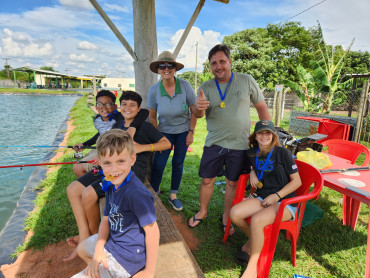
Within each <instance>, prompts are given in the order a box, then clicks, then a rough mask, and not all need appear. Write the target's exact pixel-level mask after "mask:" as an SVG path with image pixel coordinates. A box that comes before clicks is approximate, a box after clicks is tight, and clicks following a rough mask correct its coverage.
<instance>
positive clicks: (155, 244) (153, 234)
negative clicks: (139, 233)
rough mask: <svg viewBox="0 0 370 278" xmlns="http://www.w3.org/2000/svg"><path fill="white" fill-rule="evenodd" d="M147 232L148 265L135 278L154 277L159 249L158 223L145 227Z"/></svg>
mask: <svg viewBox="0 0 370 278" xmlns="http://www.w3.org/2000/svg"><path fill="white" fill-rule="evenodd" d="M143 228H144V231H145V246H146V264H145V268H144V269H143V270H142V271H139V272H138V273H136V274H135V275H134V276H133V278H141V277H145V278H147V277H148V278H149V277H150V278H151V277H154V274H155V267H156V264H157V258H158V249H159V228H158V225H157V221H155V222H154V223H152V224H149V225H146V226H144V227H143Z"/></svg>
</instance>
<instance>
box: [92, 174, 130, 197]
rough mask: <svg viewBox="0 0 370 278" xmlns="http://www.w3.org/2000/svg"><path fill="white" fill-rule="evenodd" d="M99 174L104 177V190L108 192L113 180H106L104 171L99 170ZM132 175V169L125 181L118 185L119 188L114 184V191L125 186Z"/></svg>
mask: <svg viewBox="0 0 370 278" xmlns="http://www.w3.org/2000/svg"><path fill="white" fill-rule="evenodd" d="M99 174H100V176H101V177H102V178H103V185H102V188H101V189H102V190H103V191H104V192H108V190H109V188H110V186H111V185H112V182H110V181H107V180H105V176H104V173H103V171H101V170H100V171H99ZM131 175H132V171H130V173H128V175H127V177H126V178H125V180H124V181H123V183H121V185H120V186H118V188H117V189H116V187H115V186H113V191H117V190H118V189H120V188H121V187H123V186H124V185H126V184H127V183H128V182H129V181H130V180H131Z"/></svg>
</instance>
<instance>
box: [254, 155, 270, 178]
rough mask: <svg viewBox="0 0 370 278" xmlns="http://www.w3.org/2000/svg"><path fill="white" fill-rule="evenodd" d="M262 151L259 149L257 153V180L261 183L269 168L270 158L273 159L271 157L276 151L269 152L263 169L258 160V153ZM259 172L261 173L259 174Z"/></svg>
mask: <svg viewBox="0 0 370 278" xmlns="http://www.w3.org/2000/svg"><path fill="white" fill-rule="evenodd" d="M259 151H260V148H258V149H257V153H256V168H257V171H256V172H257V173H256V174H257V178H258V180H259V181H261V180H262V178H263V173H264V171H265V169H266V167H267V165H268V164H269V161H270V158H271V155H272V152H273V151H274V148H272V149H271V151H270V152H269V154H268V155H267V158H266V161H265V162H264V163H263V165H262V167H259V163H258V162H259V160H258V153H259ZM258 171H259V172H258Z"/></svg>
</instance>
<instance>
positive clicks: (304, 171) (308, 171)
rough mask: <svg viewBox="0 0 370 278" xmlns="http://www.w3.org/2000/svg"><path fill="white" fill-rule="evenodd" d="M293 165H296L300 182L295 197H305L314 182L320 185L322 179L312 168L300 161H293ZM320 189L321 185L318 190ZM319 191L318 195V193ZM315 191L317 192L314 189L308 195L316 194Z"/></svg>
mask: <svg viewBox="0 0 370 278" xmlns="http://www.w3.org/2000/svg"><path fill="white" fill-rule="evenodd" d="M295 163H296V164H297V167H298V173H299V176H300V177H301V181H302V185H301V186H300V187H299V188H298V189H297V190H296V195H297V196H302V195H306V194H307V193H308V192H309V190H310V187H311V185H312V184H313V183H314V182H316V183H322V180H323V177H322V175H321V173H320V172H319V171H318V170H317V169H316V168H315V167H314V166H312V165H310V164H308V163H305V162H303V161H300V160H295ZM321 188H322V185H321V187H320V190H321ZM320 190H319V192H318V193H320ZM316 191H317V190H315V188H314V189H313V190H312V191H311V192H310V193H311V194H316ZM318 193H317V194H318Z"/></svg>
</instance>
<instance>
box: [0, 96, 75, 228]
mask: <svg viewBox="0 0 370 278" xmlns="http://www.w3.org/2000/svg"><path fill="white" fill-rule="evenodd" d="M78 98H79V96H71V95H33V94H32V95H31V94H27V95H23V94H22V95H20V94H0V103H1V112H0V166H5V165H20V164H22V165H23V164H34V163H39V162H40V160H41V159H42V158H43V157H44V156H45V155H46V154H47V153H48V152H50V151H52V150H53V149H52V148H35V147H22V148H13V147H4V146H40V145H48V146H49V145H52V144H53V141H54V139H55V136H56V134H57V131H58V129H59V128H60V126H61V124H62V123H63V122H64V121H65V119H66V117H67V115H68V113H69V111H70V109H71V108H72V106H73V104H74V103H75V101H76V100H77V99H78ZM34 170H35V167H24V168H23V169H20V168H0V231H1V230H2V229H3V227H4V226H5V224H6V222H7V221H8V219H9V217H10V216H11V215H12V213H13V210H14V209H15V207H16V205H17V201H18V200H19V196H20V194H21V193H22V190H23V188H24V186H25V185H26V184H27V181H28V179H29V177H30V175H31V174H32V172H33V171H34Z"/></svg>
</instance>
